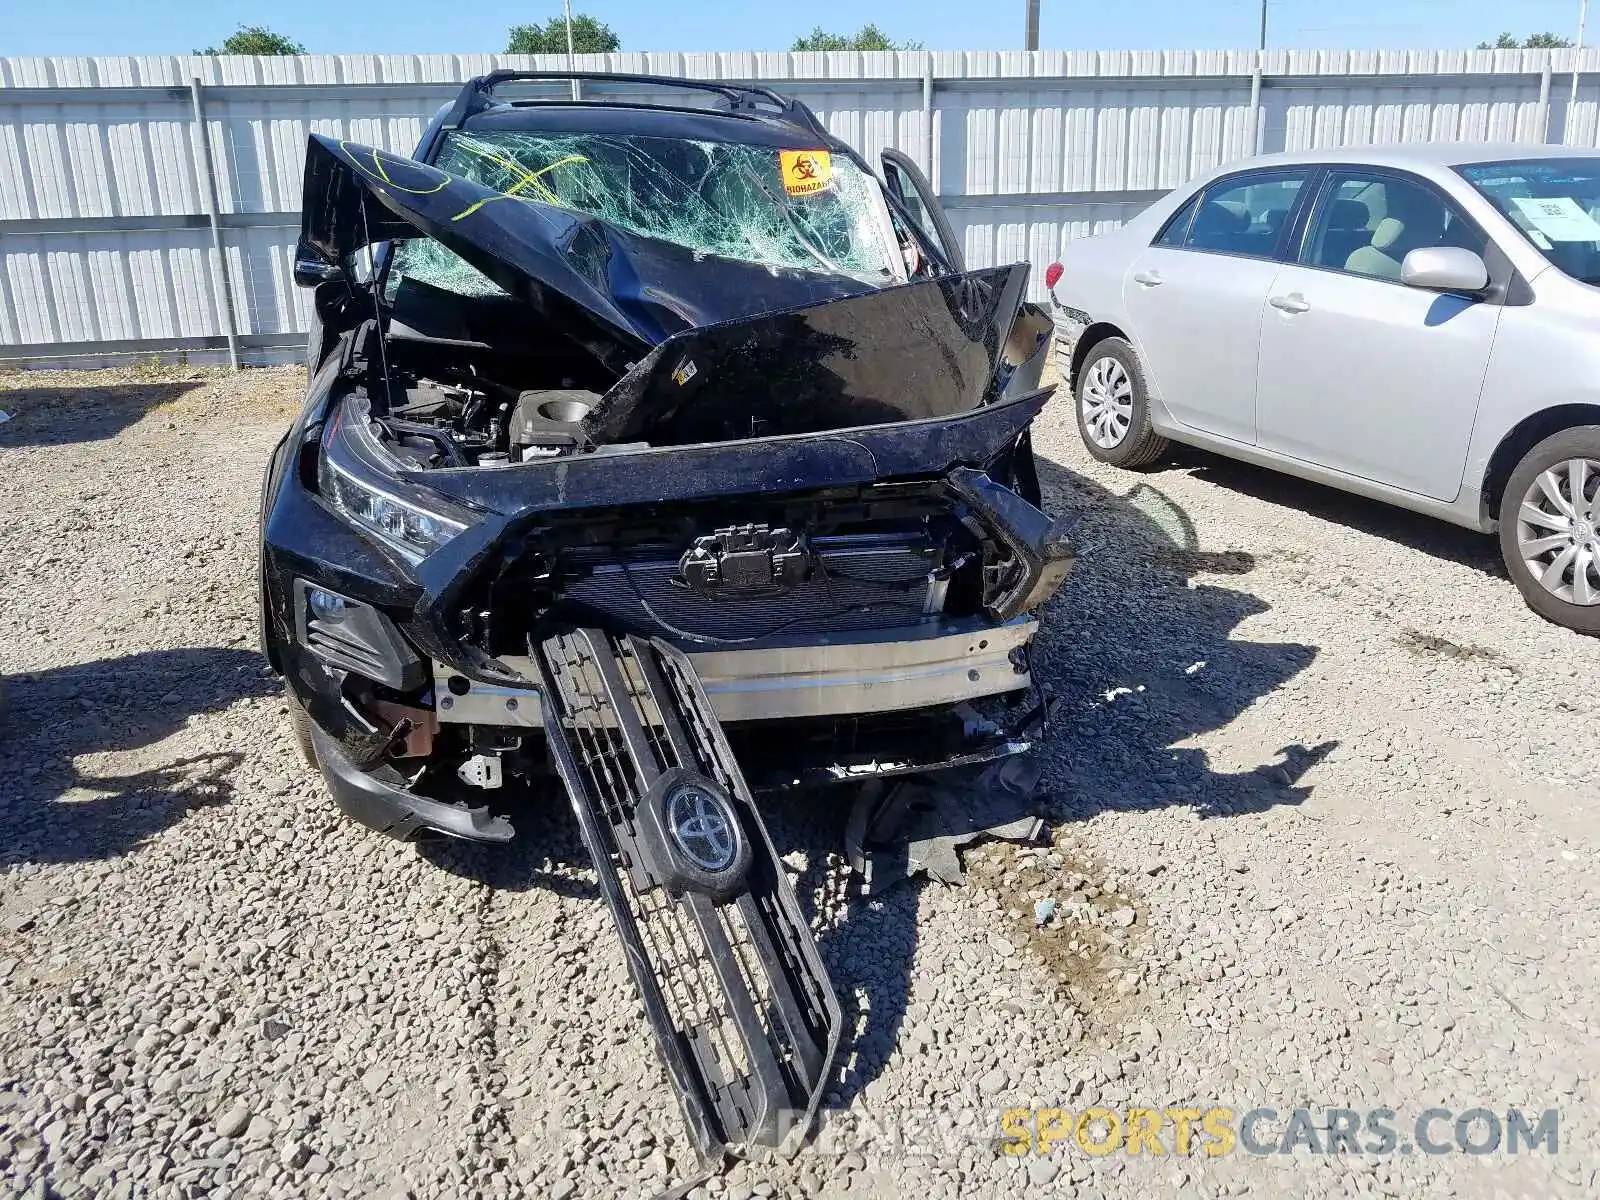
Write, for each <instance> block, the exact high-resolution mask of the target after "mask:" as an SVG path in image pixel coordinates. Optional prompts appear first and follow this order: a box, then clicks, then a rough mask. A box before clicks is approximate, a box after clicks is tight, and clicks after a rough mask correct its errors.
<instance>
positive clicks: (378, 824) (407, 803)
mask: <svg viewBox="0 0 1600 1200" xmlns="http://www.w3.org/2000/svg"><path fill="white" fill-rule="evenodd" d="M311 745H312V747H313V748H314V749H315V750H316V753H317V766H318V768H319V769H320V770H321V771H322V777H323V778H324V779H326V780H327V781H328V789H329V790H330V791H331V792H332V793H333V802H334V803H335V804H337V805H338V806H339V808H340V809H341V810H342V811H343V812H344V813H345V815H346V816H349V817H352V818H354V819H355V820H357V821H359V822H361V824H363V825H365V826H367V827H368V828H370V829H376V830H377V831H378V832H379V833H386V834H388V835H389V836H390V837H392V838H396V839H398V840H400V841H406V840H408V839H409V838H411V837H412V836H414V835H415V834H417V833H420V832H423V831H432V832H434V833H442V834H445V835H447V836H449V837H455V838H462V839H463V840H465V841H469V842H509V841H510V840H511V839H512V838H513V837H514V836H515V835H516V830H514V829H513V828H512V826H511V822H510V821H507V820H506V819H505V818H504V817H497V816H494V815H492V814H491V813H490V812H489V810H488V809H487V808H463V807H461V806H459V805H455V804H446V803H445V802H444V801H442V800H432V799H429V798H428V797H427V796H418V795H416V794H415V793H413V792H409V791H407V790H406V789H405V788H403V787H400V786H399V785H397V784H392V783H387V782H385V781H384V780H382V779H379V778H377V777H376V776H374V775H370V774H368V773H367V772H365V771H363V770H361V769H360V768H358V767H357V766H356V765H355V764H354V763H353V762H351V761H350V760H349V758H347V757H346V756H345V753H344V750H343V749H341V748H340V746H339V743H338V742H336V741H334V739H333V738H332V737H330V736H329V735H328V734H327V733H324V732H323V730H322V727H321V726H320V725H318V724H316V722H312V724H311Z"/></svg>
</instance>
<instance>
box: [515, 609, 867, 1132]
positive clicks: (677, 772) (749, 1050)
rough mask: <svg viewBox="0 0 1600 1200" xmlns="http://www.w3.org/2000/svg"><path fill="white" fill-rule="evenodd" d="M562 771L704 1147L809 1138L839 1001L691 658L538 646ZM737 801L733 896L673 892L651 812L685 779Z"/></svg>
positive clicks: (622, 643)
mask: <svg viewBox="0 0 1600 1200" xmlns="http://www.w3.org/2000/svg"><path fill="white" fill-rule="evenodd" d="M536 657H537V660H538V662H539V667H540V672H541V679H542V683H543V690H544V693H545V704H544V722H545V729H546V732H547V734H548V736H549V739H550V748H551V753H552V755H553V757H554V759H555V764H556V768H557V771H558V773H559V774H560V776H561V779H562V782H563V784H564V785H565V786H566V789H567V792H568V796H569V798H570V799H571V801H572V804H573V808H574V811H575V813H576V814H577V817H578V824H579V829H580V831H581V832H582V834H583V838H584V843H585V845H586V846H587V847H588V849H589V853H590V855H591V857H592V858H593V860H594V866H595V872H596V875H597V876H598V878H599V882H600V887H601V891H602V893H603V894H604V895H605V898H606V902H607V904H608V905H609V907H610V909H611V915H612V918H613V920H614V921H615V923H616V926H617V931H618V933H619V935H620V936H621V937H622V939H623V943H624V945H625V947H626V949H627V960H628V966H629V971H630V973H631V974H632V976H633V980H634V983H635V985H636V986H637V987H638V989H639V995H640V999H641V1000H642V1001H643V1004H644V1009H645V1014H646V1016H647V1017H648V1018H649V1020H650V1023H651V1025H652V1027H653V1028H654V1030H655V1034H656V1039H657V1044H658V1046H659V1048H660V1051H661V1057H662V1061H663V1063H664V1064H665V1066H666V1068H667V1072H668V1074H669V1076H670V1077H671V1079H672V1083H673V1086H674V1088H675V1089H676V1091H677V1093H678V1097H679V1101H680V1103H681V1104H682V1106H683V1111H684V1117H685V1120H686V1122H687V1124H688V1126H689V1130H690V1132H691V1134H692V1135H693V1137H694V1140H695V1142H696V1144H697V1145H698V1146H699V1147H700V1148H701V1149H702V1150H703V1151H704V1152H706V1153H707V1154H715V1153H718V1152H720V1150H721V1149H723V1148H724V1147H729V1146H740V1145H746V1144H757V1145H766V1146H781V1145H784V1144H785V1143H791V1144H792V1142H793V1141H794V1140H795V1139H796V1138H797V1137H799V1136H803V1134H804V1132H805V1130H806V1129H807V1128H808V1127H809V1125H810V1122H811V1120H812V1119H813V1117H814V1115H815V1113H816V1108H817V1104H818V1102H819V1100H820V1098H821V1095H822V1088H823V1086H824V1083H825V1080H826V1077H827V1072H828V1069H829V1065H830V1063H831V1060H832V1058H833V1055H834V1052H835V1050H836V1049H837V1046H838V1039H839V1032H840V1025H841V1021H840V1013H839V1002H838V999H837V997H836V996H835V995H834V991H833V986H832V984H831V982H830V981H829V979H828V976H827V972H826V971H825V969H824V968H823V966H822V962H821V959H820V957H819V956H818V954H817V949H816V945H815V943H814V942H813V940H812V937H811V932H810V929H809V927H808V926H807V924H806V922H805V918H804V916H803V915H802V913H801V911H800V906H799V903H798V901H797V899H796V897H795V894H794V889H793V887H792V886H791V885H790V883H789V879H788V876H787V875H786V874H785V873H784V869H783V864H782V862H781V861H779V859H778V856H777V852H776V851H775V850H774V848H773V846H772V842H771V839H770V838H769V837H768V835H767V831H766V827H765V825H764V824H763V823H762V821H761V816H760V813H759V812H757V810H756V807H755V804H754V802H753V801H752V800H751V797H750V790H749V787H748V786H747V785H746V783H745V780H744V776H743V773H742V772H741V771H740V769H739V765H738V763H737V761H736V760H735V759H734V757H733V753H732V751H731V750H730V749H729V747H728V743H727V740H726V738H725V737H724V736H723V732H722V728H721V726H720V725H719V724H718V722H717V719H716V716H715V714H714V713H713V712H712V709H711V706H710V703H709V702H708V701H707V699H706V695H705V691H704V689H703V688H702V687H701V686H700V682H699V679H698V678H697V677H696V675H695V673H694V667H693V666H692V665H691V663H690V662H689V659H688V658H687V656H685V655H684V654H682V653H680V652H679V651H677V650H675V649H674V648H672V647H671V646H668V645H665V644H664V643H662V642H659V641H657V642H646V641H644V640H643V639H641V638H637V637H616V636H612V635H607V634H604V633H601V632H599V631H596V630H579V631H577V632H574V633H571V634H562V635H558V636H555V637H552V638H550V639H548V640H547V641H545V642H544V643H542V644H541V645H539V646H538V647H537V654H536ZM678 777H689V778H698V779H702V780H705V781H707V782H708V783H709V784H710V785H712V786H714V787H715V788H716V789H717V790H719V791H720V792H721V793H722V794H724V795H725V796H726V797H727V798H728V799H729V801H730V810H729V811H730V817H731V819H732V820H734V821H736V822H737V824H738V826H740V827H741V828H742V829H743V831H744V835H745V837H746V839H747V841H748V843H749V845H750V848H751V854H750V857H749V861H748V866H747V867H746V868H744V872H743V875H742V877H741V878H740V880H739V883H738V885H737V887H736V888H735V889H734V890H733V891H732V893H731V894H727V893H716V894H713V893H712V892H709V891H706V890H702V888H701V887H700V886H699V885H696V884H689V885H687V886H678V885H674V884H672V882H671V876H670V874H669V873H667V869H666V868H665V867H664V863H665V859H664V858H663V855H662V852H661V850H662V846H661V841H660V838H661V833H660V832H659V828H658V827H656V826H653V825H652V823H651V821H650V819H649V816H648V814H647V813H646V811H645V810H646V808H647V806H648V805H650V804H651V803H652V802H653V801H652V799H651V797H652V796H659V795H660V791H659V789H660V787H661V785H662V784H664V783H668V782H670V781H671V780H672V779H674V778H678Z"/></svg>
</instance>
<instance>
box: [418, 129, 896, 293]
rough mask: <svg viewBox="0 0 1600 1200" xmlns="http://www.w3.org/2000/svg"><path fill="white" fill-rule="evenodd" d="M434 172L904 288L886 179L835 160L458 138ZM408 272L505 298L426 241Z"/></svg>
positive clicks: (625, 144)
mask: <svg viewBox="0 0 1600 1200" xmlns="http://www.w3.org/2000/svg"><path fill="white" fill-rule="evenodd" d="M434 165H435V166H437V167H439V168H440V169H441V170H444V171H448V172H450V173H451V174H452V175H460V176H462V177H464V178H467V179H471V180H473V181H475V182H477V183H480V184H482V185H483V186H485V187H487V188H491V189H493V190H494V191H496V192H498V193H500V195H501V197H504V198H506V199H507V200H508V201H511V202H515V201H516V200H531V201H536V202H539V203H544V204H551V205H555V206H557V207H560V208H565V209H568V210H571V211H574V212H580V213H585V214H587V215H590V216H593V217H597V218H599V219H600V220H602V221H605V222H606V223H607V224H610V225H613V226H615V227H616V228H618V229H622V230H626V231H628V232H630V233H635V234H638V235H640V236H643V237H650V238H658V239H661V240H663V241H667V242H672V243H674V244H675V245H679V246H683V247H685V248H687V249H689V250H693V251H696V252H697V253H701V254H707V255H715V256H717V257H722V258H732V259H739V260H742V261H745V262H752V263H759V264H761V265H763V266H768V267H775V268H787V269H791V270H798V271H816V272H826V273H830V274H839V275H848V276H851V277H854V278H856V279H860V280H863V281H865V282H868V283H874V284H880V285H881V284H888V283H893V282H895V281H896V278H897V277H896V270H895V269H896V264H897V263H898V262H899V253H898V248H897V246H896V245H895V244H894V242H893V241H892V238H891V236H890V231H891V230H892V226H891V225H890V220H889V214H888V208H887V205H886V203H885V201H884V199H883V195H882V191H881V189H880V187H879V185H878V182H877V180H876V179H874V178H873V176H872V175H871V174H869V173H868V172H866V171H863V170H862V169H861V168H860V167H858V166H857V165H856V164H855V163H853V162H851V161H850V160H849V159H847V158H844V157H842V156H834V155H830V154H828V153H827V152H826V151H820V150H813V149H806V148H803V147H800V148H796V149H795V150H778V149H775V148H772V147H768V146H751V145H744V144H740V143H733V142H712V141H698V140H691V139H686V138H661V137H645V136H639V135H633V134H588V133H580V134H550V133H530V132H511V131H503V132H495V133H489V134H478V133H473V134H467V133H454V134H451V135H450V136H449V137H448V139H447V140H446V142H445V144H444V146H443V148H442V150H441V151H440V154H439V156H438V158H437V160H436V161H435V163H434ZM395 270H396V271H397V272H398V273H399V274H402V275H405V276H408V277H411V278H414V279H418V280H420V281H423V282H427V283H430V284H433V285H434V286H437V287H443V288H446V289H448V290H450V291H454V292H457V293H460V294H464V295H494V294H498V293H499V292H500V289H499V288H498V287H497V286H496V285H495V284H494V283H493V282H492V281H490V280H489V279H488V278H487V277H486V276H484V275H483V274H482V273H481V272H479V271H477V270H476V269H475V268H473V267H472V266H470V265H469V264H468V263H466V262H464V261H463V260H461V259H460V258H459V257H457V256H456V255H455V254H453V253H451V252H450V251H449V250H447V249H445V248H444V247H443V246H441V245H439V244H438V243H437V242H433V241H429V240H426V239H421V238H418V239H415V240H413V241H411V242H408V243H406V244H404V245H403V246H400V247H398V248H397V257H396V262H395Z"/></svg>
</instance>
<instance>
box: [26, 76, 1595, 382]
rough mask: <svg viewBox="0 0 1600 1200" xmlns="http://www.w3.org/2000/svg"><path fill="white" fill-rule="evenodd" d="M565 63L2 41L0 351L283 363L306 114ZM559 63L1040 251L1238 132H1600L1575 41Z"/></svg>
mask: <svg viewBox="0 0 1600 1200" xmlns="http://www.w3.org/2000/svg"><path fill="white" fill-rule="evenodd" d="M1580 57H1581V61H1579V60H1580ZM564 65H565V61H564V59H562V58H552V57H539V58H528V57H514V56H506V55H448V54H418V55H353V56H329V55H308V56H304V57H299V58H231V57H220V58H210V57H150V58H50V59H46V58H12V59H3V58H0V361H6V360H11V361H22V362H31V363H36V364H37V363H44V362H64V361H71V362H78V363H84V364H87V363H92V362H100V361H107V360H112V359H117V358H123V357H126V356H128V355H136V354H147V353H152V352H156V351H170V350H179V351H185V352H187V353H189V354H190V355H191V356H192V357H193V358H194V360H195V361H206V360H213V359H217V358H221V357H223V356H224V355H225V353H226V351H227V348H228V346H229V344H230V341H232V342H233V343H234V344H235V345H236V347H237V348H238V349H239V351H240V353H241V354H242V356H243V357H244V359H245V360H246V361H268V360H285V359H290V358H293V357H294V356H295V355H297V354H298V352H299V350H298V348H299V345H300V343H301V337H300V334H301V333H302V331H303V330H304V328H305V320H306V306H305V297H304V296H303V294H301V293H300V292H298V291H297V290H296V288H295V287H294V285H293V283H292V281H291V279H290V260H291V256H292V253H293V248H294V242H295V238H296V234H297V230H298V225H299V214H298V211H297V209H298V206H299V202H300V172H301V164H302V161H303V157H304V149H305V141H306V136H307V134H309V133H312V132H319V133H329V134H334V135H337V136H340V137H344V138H348V139H351V140H354V141H359V142H368V143H371V144H374V145H378V146H382V147H385V148H387V149H390V150H394V151H397V152H399V153H402V154H405V153H409V152H410V151H411V149H412V148H413V147H414V145H415V143H416V140H417V138H418V137H419V136H420V134H421V131H422V129H423V127H424V125H425V124H426V122H427V120H428V118H429V117H430V116H431V115H432V113H433V112H434V110H435V109H436V108H438V106H439V105H441V104H444V103H445V102H447V101H448V100H450V99H451V98H453V97H454V95H455V93H456V91H457V88H458V85H459V84H460V83H461V82H462V81H463V80H465V79H467V78H468V77H470V76H472V75H475V74H481V73H483V72H486V71H490V70H494V69H496V68H501V67H515V68H520V69H545V70H559V69H561V68H562V67H563V66H564ZM579 66H580V68H581V69H584V70H596V71H619V72H636V73H651V74H662V75H673V76H687V77H695V78H705V79H725V80H734V81H740V82H762V83H766V84H769V85H771V86H774V87H776V88H778V89H780V90H784V91H788V92H790V93H792V94H794V95H796V96H798V97H799V98H801V99H803V100H804V101H805V102H806V103H807V104H809V105H810V106H811V107H812V108H813V109H815V110H816V111H817V113H818V115H819V116H820V117H821V118H822V120H823V121H824V122H825V123H826V124H827V126H828V128H829V129H830V130H831V131H832V132H833V133H835V134H836V135H838V136H839V137H841V138H843V139H844V140H846V141H848V142H849V143H851V144H852V145H853V146H855V147H856V149H857V150H858V151H860V152H861V153H862V154H863V155H865V156H866V157H867V158H868V159H869V161H870V160H873V159H875V158H876V155H877V153H878V151H879V150H880V149H882V148H883V147H885V146H898V147H899V148H900V149H902V150H904V151H906V152H907V153H909V154H911V155H912V156H913V157H915V158H916V159H918V161H920V162H922V163H923V164H924V165H925V166H927V167H928V168H929V174H930V176H931V177H932V179H933V182H934V186H935V187H936V188H937V190H938V191H939V193H940V195H941V197H942V199H943V202H944V204H945V206H946V208H947V209H948V210H949V214H950V218H951V221H952V223H953V224H954V226H955V228H956V230H957V231H958V233H959V234H960V236H961V237H962V239H963V240H964V242H965V247H966V253H967V257H968V260H969V261H970V262H971V263H972V265H974V266H983V265H988V264H992V263H997V262H1010V261H1016V260H1019V259H1027V260H1029V261H1031V262H1033V263H1035V264H1036V265H1040V266H1042V264H1044V263H1047V262H1049V261H1050V260H1051V259H1052V258H1053V257H1054V256H1055V255H1056V254H1057V252H1058V250H1059V248H1060V246H1061V245H1062V243H1064V242H1065V241H1067V240H1069V239H1071V238H1074V237H1081V236H1084V235H1086V234H1090V233H1093V232H1096V231H1098V230H1101V229H1104V228H1108V227H1110V226H1113V225H1116V224H1118V223H1120V222H1121V221H1123V220H1125V219H1127V217H1128V216H1130V215H1132V214H1133V213H1135V212H1137V211H1138V210H1139V209H1140V208H1142V207H1144V206H1145V205H1146V204H1149V203H1150V202H1151V201H1153V200H1154V199H1156V198H1157V197H1159V196H1160V195H1161V194H1162V193H1163V192H1165V191H1166V190H1168V189H1170V188H1173V187H1175V186H1177V185H1179V184H1181V183H1183V182H1184V181H1186V180H1187V179H1189V178H1191V177H1192V176H1194V175H1195V174H1197V173H1199V172H1202V171H1205V170H1208V169H1210V168H1211V167H1213V166H1216V165H1217V164H1219V163H1223V162H1228V161H1231V160H1234V159H1237V158H1242V157H1245V156H1247V155H1249V154H1251V153H1253V152H1255V151H1257V150H1279V149H1304V148H1312V147H1321V146H1340V145H1353V144H1360V143H1366V142H1377V141H1438V140H1446V139H1467V140H1496V141H1534V142H1538V141H1554V142H1564V143H1567V144H1571V145H1582V146H1594V145H1596V144H1597V141H1600V75H1597V73H1600V52H1594V51H1583V52H1582V53H1581V56H1580V55H1579V53H1578V52H1575V51H1570V50H1557V51H1543V50H1495V51H1396V52H1387V51H1374V52H1355V51H1317V52H1299V51H1269V52H1267V53H1265V54H1264V55H1258V54H1257V53H1256V52H1254V51H1249V52H1237V51H1171V52H1104V51H1038V52H1034V53H1025V52H1020V51H1018V52H943V51H900V52H891V51H886V52H881V53H856V52H845V53H825V54H824V53H805V54H787V53H775V54H764V53H726V54H678V53H673V54H610V55H580V56H579ZM1574 70H1578V71H1579V72H1580V73H1581V74H1580V80H1579V81H1580V83H1581V87H1579V88H1578V90H1577V102H1576V103H1575V104H1573V103H1569V97H1570V95H1571V83H1570V80H1571V72H1572V71H1574ZM1034 287H1035V289H1036V294H1037V290H1038V289H1039V287H1040V284H1039V283H1038V281H1037V272H1036V281H1035V284H1034Z"/></svg>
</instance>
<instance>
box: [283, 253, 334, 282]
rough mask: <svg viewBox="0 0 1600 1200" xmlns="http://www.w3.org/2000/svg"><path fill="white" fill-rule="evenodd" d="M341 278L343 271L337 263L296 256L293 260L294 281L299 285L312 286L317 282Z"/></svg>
mask: <svg viewBox="0 0 1600 1200" xmlns="http://www.w3.org/2000/svg"><path fill="white" fill-rule="evenodd" d="M343 278H344V271H343V270H342V269H341V268H340V267H339V265H338V264H337V263H331V262H326V261H324V260H323V259H320V258H301V257H298V256H297V257H296V258H295V260H294V281H295V283H296V284H298V285H299V286H300V287H303V288H314V287H316V286H317V285H318V284H319V283H332V282H334V281H335V280H339V279H343Z"/></svg>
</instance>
